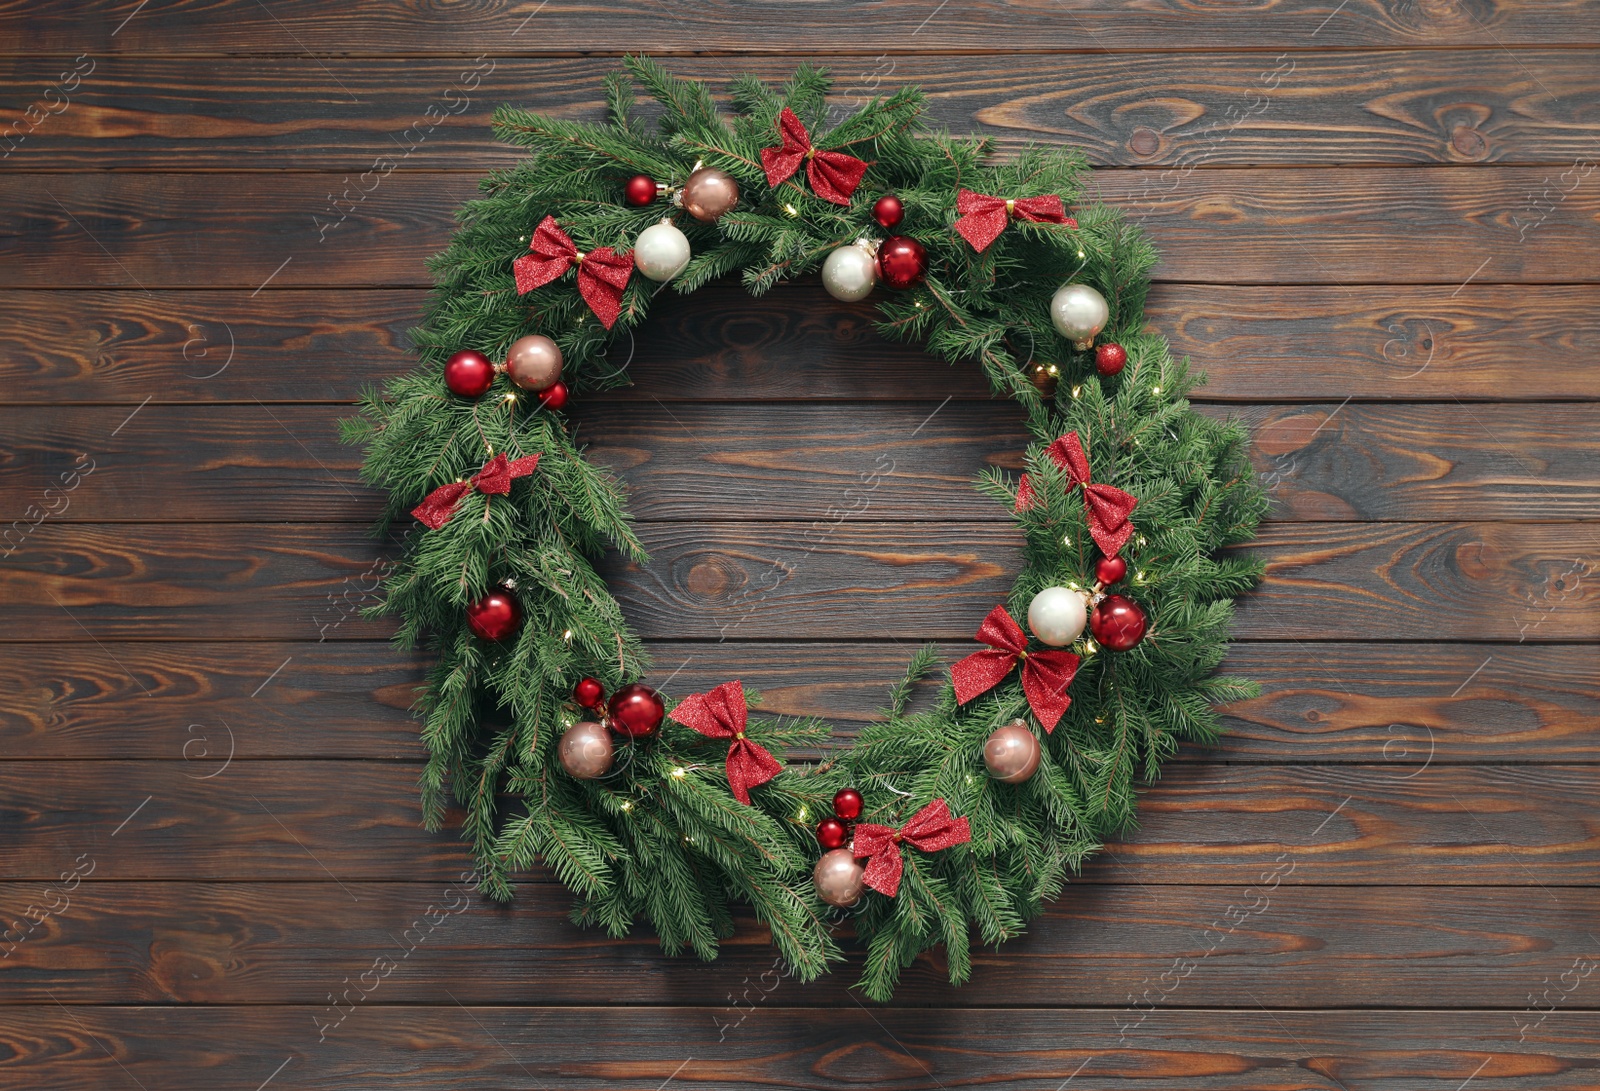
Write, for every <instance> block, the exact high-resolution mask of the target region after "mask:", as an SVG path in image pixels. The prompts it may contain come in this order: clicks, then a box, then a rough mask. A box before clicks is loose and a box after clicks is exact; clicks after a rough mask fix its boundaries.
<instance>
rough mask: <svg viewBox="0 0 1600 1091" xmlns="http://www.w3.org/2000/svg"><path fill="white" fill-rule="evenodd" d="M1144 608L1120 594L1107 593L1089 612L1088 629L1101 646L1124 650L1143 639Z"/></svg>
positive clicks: (1116, 650) (1119, 650) (1145, 622)
mask: <svg viewBox="0 0 1600 1091" xmlns="http://www.w3.org/2000/svg"><path fill="white" fill-rule="evenodd" d="M1147 623H1148V622H1147V621H1146V619H1145V616H1144V608H1143V607H1141V606H1140V605H1139V604H1138V603H1137V602H1134V601H1133V600H1132V599H1130V598H1126V597H1124V596H1122V595H1107V596H1106V597H1105V598H1103V599H1101V600H1100V603H1099V605H1097V606H1096V607H1095V608H1094V609H1093V610H1092V611H1090V613H1089V630H1090V631H1091V632H1093V633H1094V638H1095V639H1096V640H1098V641H1099V642H1100V644H1101V646H1102V647H1106V648H1110V649H1111V650H1112V651H1114V652H1125V651H1127V650H1128V649H1129V648H1131V647H1133V646H1134V645H1135V644H1137V643H1139V641H1141V640H1143V639H1144V627H1145V625H1146V624H1147Z"/></svg>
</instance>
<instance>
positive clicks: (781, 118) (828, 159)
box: [761, 106, 867, 205]
mask: <svg viewBox="0 0 1600 1091" xmlns="http://www.w3.org/2000/svg"><path fill="white" fill-rule="evenodd" d="M778 135H779V136H781V137H782V138H783V143H782V144H781V145H779V146H778V147H776V148H762V149H761V166H762V168H763V169H764V170H765V171H766V172H767V185H769V186H771V187H772V188H773V189H776V188H778V184H779V183H780V182H782V181H784V180H785V179H787V178H790V177H792V176H793V175H794V172H795V171H797V170H799V169H800V164H801V163H804V164H805V165H806V177H807V178H809V179H811V190H812V192H813V193H815V194H816V195H817V196H818V197H821V198H822V199H823V200H824V201H832V202H833V203H834V204H836V205H847V204H849V203H850V195H851V194H852V193H854V192H855V191H856V187H857V186H859V185H860V184H861V179H862V177H863V176H864V175H865V174H866V173H867V165H866V164H865V163H863V162H862V161H861V160H859V159H857V158H856V157H855V156H853V155H846V154H844V152H825V151H822V150H820V149H818V148H814V147H812V146H811V135H810V134H809V133H807V132H806V127H805V125H804V124H802V123H801V121H800V119H799V118H797V117H795V116H794V111H793V110H791V109H789V107H787V106H785V107H784V108H783V113H781V114H779V115H778Z"/></svg>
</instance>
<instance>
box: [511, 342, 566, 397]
mask: <svg viewBox="0 0 1600 1091" xmlns="http://www.w3.org/2000/svg"><path fill="white" fill-rule="evenodd" d="M506 374H507V375H509V376H510V377H511V381H512V382H513V383H516V384H517V385H518V386H519V387H521V388H522V389H523V390H543V389H545V388H546V387H548V386H552V385H554V384H555V383H556V382H557V381H558V380H560V378H561V347H560V346H559V345H557V344H556V343H555V342H554V341H552V340H550V338H548V337H545V336H543V335H542V334H537V333H530V334H529V335H528V336H526V337H519V338H517V339H516V340H515V341H513V342H511V348H510V349H509V350H508V351H507V352H506Z"/></svg>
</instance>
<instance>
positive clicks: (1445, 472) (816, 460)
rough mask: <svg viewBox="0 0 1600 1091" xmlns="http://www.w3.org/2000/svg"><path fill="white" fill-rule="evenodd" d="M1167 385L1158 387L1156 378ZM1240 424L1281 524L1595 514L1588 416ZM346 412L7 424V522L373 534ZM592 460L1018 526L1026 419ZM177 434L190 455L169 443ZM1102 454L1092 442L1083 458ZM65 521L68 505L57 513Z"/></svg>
mask: <svg viewBox="0 0 1600 1091" xmlns="http://www.w3.org/2000/svg"><path fill="white" fill-rule="evenodd" d="M1152 381H1153V380H1152ZM1203 411H1205V412H1207V413H1209V414H1211V415H1215V416H1229V417H1237V418H1240V419H1242V420H1243V421H1244V422H1245V423H1246V424H1247V425H1248V427H1249V428H1250V432H1251V434H1252V436H1253V437H1254V445H1253V448H1252V454H1251V457H1252V460H1253V462H1254V464H1255V467H1256V469H1257V471H1258V472H1259V473H1260V474H1261V477H1262V480H1263V482H1264V483H1265V484H1266V487H1267V489H1268V492H1269V495H1270V496H1271V497H1272V499H1273V501H1274V504H1273V508H1272V511H1271V513H1270V515H1269V518H1270V519H1272V520H1275V521H1286V522H1287V521H1301V520H1309V521H1336V522H1348V521H1362V520H1388V521H1427V520H1438V519H1442V518H1470V519H1497V518H1500V519H1504V518H1517V519H1583V518H1591V519H1592V518H1596V517H1600V438H1596V436H1595V434H1594V433H1593V432H1592V431H1591V429H1592V427H1593V425H1594V424H1595V423H1596V421H1597V419H1600V418H1597V415H1596V414H1595V412H1594V411H1593V410H1592V409H1590V408H1589V407H1588V406H1584V405H1536V406H1518V405H1493V406H1479V407H1476V408H1469V407H1467V406H1463V405H1457V404H1448V403H1447V404H1440V405H1396V406H1360V405H1348V406H1341V405H1337V404H1325V405H1303V406H1251V407H1249V408H1247V409H1246V410H1245V411H1243V412H1242V413H1241V412H1240V411H1239V410H1238V409H1237V408H1234V407H1206V408H1205V409H1204V410H1203ZM352 412H353V410H352V409H351V408H350V407H347V406H318V407H299V406H278V407H271V406H267V405H265V404H261V403H257V404H254V405H248V406H237V407H235V406H225V407H216V408H212V409H209V410H207V411H206V412H205V413H202V414H196V413H194V412H193V411H192V410H191V409H189V408H188V407H185V406H159V405H150V406H146V407H145V408H143V409H141V410H135V414H136V415H132V416H130V413H129V410H128V408H127V407H125V406H105V407H86V406H71V407H66V408H59V409H58V408H54V407H45V406H39V407H26V408H15V409H0V434H4V435H5V436H6V438H7V445H6V450H5V458H4V459H3V461H0V512H4V513H6V514H9V515H10V516H11V517H12V518H24V517H27V516H26V510H27V508H28V505H29V504H30V503H34V502H35V501H37V500H38V498H39V497H38V494H40V490H41V488H42V487H43V486H45V485H51V486H55V485H59V484H60V483H61V482H62V481H64V480H68V479H65V478H61V474H63V473H70V472H71V471H72V469H73V467H74V466H77V465H83V464H84V463H82V460H83V459H84V458H85V453H86V452H87V453H88V455H87V457H89V458H92V459H93V461H94V467H95V468H94V471H93V473H92V474H90V475H89V476H87V477H85V478H84V479H83V483H82V484H81V485H80V486H79V487H78V488H76V489H75V490H73V491H72V492H71V493H70V494H69V495H67V496H65V497H64V499H58V498H56V497H54V496H52V497H51V498H50V503H49V504H48V507H49V508H50V509H51V510H54V511H56V512H57V514H55V515H53V518H55V519H57V520H59V521H62V522H117V521H124V520H126V521H141V520H148V519H150V518H151V517H152V516H155V515H158V514H159V516H160V518H161V519H162V520H163V521H169V522H190V521H195V522H216V521H224V520H226V521H229V522H257V521H267V520H277V519H300V520H305V521H323V520H326V521H330V522H346V521H352V522H359V523H367V524H370V523H372V522H374V521H375V520H376V519H377V517H378V515H379V513H380V511H381V499H380V496H379V494H378V493H377V492H376V491H375V490H373V489H370V488H368V487H366V486H365V485H363V484H362V483H361V481H360V478H359V474H358V469H359V465H360V459H361V452H360V451H359V450H358V449H356V448H352V447H348V446H345V445H343V444H341V443H340V442H338V427H339V420H340V418H342V417H346V416H350V415H351V414H352ZM570 419H571V420H572V421H573V429H574V434H575V435H576V436H577V438H578V439H579V440H580V441H588V442H587V450H588V457H589V458H590V459H591V460H592V461H593V462H595V463H596V464H597V465H601V466H604V467H607V468H609V469H611V470H613V471H615V472H616V473H617V474H618V476H619V477H620V478H621V480H622V481H623V483H624V484H625V486H626V487H627V489H628V492H629V497H630V506H631V510H632V512H633V514H634V516H635V517H636V518H637V519H639V520H641V521H645V522H657V521H668V522H671V521H699V520H703V519H705V518H706V517H707V516H714V517H715V518H717V519H719V520H723V521H741V520H755V521H770V520H812V519H816V520H823V521H830V520H834V519H837V518H840V517H841V513H844V514H843V517H847V518H853V519H860V518H871V519H872V520H874V521H897V520H925V519H928V518H929V517H930V516H932V517H936V518H937V519H939V520H941V521H950V522H996V523H1006V522H1009V521H1010V519H1011V514H1010V513H1009V512H1007V511H1006V510H1005V509H1004V507H1003V506H1001V505H998V504H996V503H995V502H994V501H993V500H991V499H989V498H987V497H985V496H982V495H980V494H979V493H978V492H977V491H976V490H975V489H974V488H973V487H972V483H973V481H974V479H975V478H976V477H977V475H978V474H979V473H980V472H981V471H984V470H988V469H1003V470H1006V471H1008V472H1009V473H1010V474H1011V477H1012V478H1013V480H1014V479H1015V478H1016V476H1017V475H1018V474H1019V473H1020V472H1021V471H1022V470H1023V468H1024V461H1023V457H1024V453H1025V451H1026V449H1027V445H1028V441H1029V435H1028V432H1027V429H1026V427H1025V422H1024V419H1023V413H1022V410H1021V409H1020V408H1019V407H1018V406H1016V405H1015V404H1013V403H1009V402H997V401H992V400H987V399H986V400H982V401H978V402H976V403H954V402H951V403H949V404H941V402H937V401H930V402H923V401H906V402H879V403H872V404H865V405H856V404H850V403H845V404H842V405H822V404H801V405H773V404H770V403H768V404H761V405H757V404H751V403H737V404H706V403H690V404H683V405H678V406H676V407H671V406H667V405H664V404H659V403H648V402H646V403H638V402H633V403H628V404H616V403H606V402H596V403H593V404H588V403H585V404H580V405H577V406H574V407H573V412H572V413H571V417H570ZM180 432H181V433H182V434H183V436H184V442H183V443H182V444H181V445H174V444H173V443H172V442H171V437H172V436H173V435H175V434H178V433H180ZM1092 442H1093V440H1092V439H1091V443H1092ZM63 503H65V505H66V506H65V507H62V504H63Z"/></svg>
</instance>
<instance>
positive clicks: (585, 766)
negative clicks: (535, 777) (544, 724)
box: [556, 720, 612, 780]
mask: <svg viewBox="0 0 1600 1091" xmlns="http://www.w3.org/2000/svg"><path fill="white" fill-rule="evenodd" d="M556 753H557V755H558V756H559V757H560V758H561V768H563V769H565V770H566V771H567V772H568V773H569V774H570V775H571V776H574V777H576V778H577V779H579V780H593V779H595V778H596V777H603V776H605V775H606V774H607V773H609V772H610V771H611V758H612V749H611V732H609V731H607V730H606V729H605V727H603V726H602V725H600V724H597V723H595V722H594V721H592V720H580V721H579V722H577V723H575V724H573V725H572V726H571V727H569V728H567V730H566V733H565V734H563V735H562V736H561V742H560V744H559V745H558V746H557V747H556Z"/></svg>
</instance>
